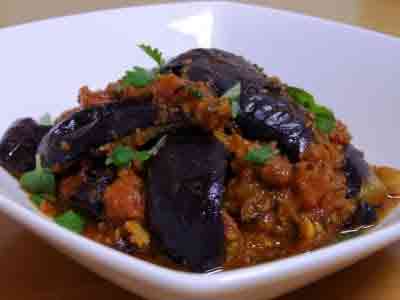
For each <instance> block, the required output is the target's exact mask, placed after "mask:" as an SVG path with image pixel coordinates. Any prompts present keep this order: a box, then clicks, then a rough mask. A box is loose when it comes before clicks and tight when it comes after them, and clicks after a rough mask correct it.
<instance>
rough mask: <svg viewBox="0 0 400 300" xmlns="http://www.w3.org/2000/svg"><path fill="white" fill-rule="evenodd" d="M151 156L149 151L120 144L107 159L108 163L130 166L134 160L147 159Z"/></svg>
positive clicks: (117, 165)
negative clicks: (137, 149)
mask: <svg viewBox="0 0 400 300" xmlns="http://www.w3.org/2000/svg"><path fill="white" fill-rule="evenodd" d="M150 157H151V153H150V152H149V151H136V150H133V149H132V148H130V147H127V146H118V147H116V148H115V149H114V151H113V152H112V153H111V155H110V156H109V157H107V159H106V165H107V166H108V165H111V164H113V165H115V166H116V167H128V166H129V165H130V163H131V162H132V161H133V160H137V161H140V162H142V161H145V160H148V159H149V158H150Z"/></svg>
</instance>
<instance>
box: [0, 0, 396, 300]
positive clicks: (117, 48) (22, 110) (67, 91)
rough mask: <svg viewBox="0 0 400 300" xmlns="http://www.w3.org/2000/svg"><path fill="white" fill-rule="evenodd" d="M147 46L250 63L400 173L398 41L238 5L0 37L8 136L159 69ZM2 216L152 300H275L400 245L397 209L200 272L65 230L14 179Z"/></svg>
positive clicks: (103, 16) (65, 21)
mask: <svg viewBox="0 0 400 300" xmlns="http://www.w3.org/2000/svg"><path fill="white" fill-rule="evenodd" d="M142 42H145V43H148V44H151V45H153V46H156V47H158V48H160V49H162V51H163V52H164V53H165V54H166V55H167V56H169V57H172V56H174V55H176V54H178V53H180V52H182V51H184V50H186V49H189V48H194V47H216V48H221V49H225V50H228V51H232V52H235V53H238V54H241V55H243V56H245V57H246V58H248V59H250V60H251V61H253V62H255V63H257V64H259V65H261V66H262V67H264V68H265V70H266V72H267V74H270V75H277V76H279V77H280V78H281V79H282V80H283V81H284V82H287V83H289V84H292V85H296V86H299V87H303V88H305V89H307V90H309V91H311V92H312V93H313V94H314V95H315V96H316V98H317V99H318V101H319V102H320V103H323V104H325V105H327V106H329V107H331V108H332V109H333V110H334V111H335V112H336V115H337V116H338V117H339V118H340V119H342V120H343V121H344V122H345V123H346V124H348V126H349V128H350V130H351V132H352V133H353V135H354V142H355V143H356V144H357V145H358V146H359V147H360V148H362V149H363V150H365V153H366V156H367V158H368V160H369V161H371V162H373V163H377V164H388V165H391V166H395V167H400V160H399V159H398V151H397V149H398V148H399V141H398V140H397V138H396V137H397V128H398V126H397V121H396V113H397V112H398V111H399V109H400V101H399V100H400V96H399V95H400V92H399V89H398V81H399V78H400V40H399V39H396V38H394V37H389V36H386V35H383V34H378V33H374V32H370V31H365V30H361V29H358V28H353V27H350V26H346V25H340V24H336V23H333V22H328V21H323V20H320V19H317V18H311V17H306V16H301V15H296V14H292V13H288V12H283V11H277V10H272V9H268V8H261V7H256V6H249V5H243V4H234V3H229V2H196V3H182V4H174V5H171V4H169V5H158V6H147V7H134V8H126V9H120V10H108V11H101V12H96V13H90V14H84V15H77V16H70V17H65V18H57V19H50V20H46V21H42V22H37V23H32V24H27V25H22V26H18V27H13V28H6V29H2V30H0V44H1V55H0V66H1V69H0V82H1V83H2V86H3V89H2V93H1V94H2V95H1V97H2V100H3V107H2V110H1V119H0V131H1V132H3V131H4V130H5V129H6V128H7V127H8V126H9V124H10V123H11V122H12V121H13V120H15V119H16V118H19V117H25V116H33V117H39V116H40V115H42V114H43V113H45V112H50V113H51V114H52V115H53V116H56V115H57V114H58V113H60V112H61V111H63V110H64V109H66V108H70V107H72V106H74V105H76V98H77V97H76V96H77V92H78V88H79V87H80V86H82V85H89V86H90V87H92V88H100V87H104V86H105V85H106V83H107V82H109V81H112V80H115V79H117V78H118V77H119V76H121V75H122V74H123V72H124V71H125V70H127V69H129V68H130V67H132V66H134V65H146V66H151V62H150V61H149V60H148V59H147V58H146V57H145V56H144V55H143V54H142V53H141V51H140V50H138V49H137V47H136V45H137V44H139V43H142ZM0 209H1V210H2V211H4V212H6V213H7V214H9V215H10V216H12V217H13V218H15V219H16V220H18V221H19V222H21V223H23V224H25V225H26V226H27V227H28V228H30V229H31V230H33V231H34V232H36V233H37V234H39V235H40V236H42V237H43V238H44V239H46V240H48V241H49V242H50V243H52V244H53V245H54V246H55V247H57V248H58V249H59V250H60V251H62V252H64V253H66V254H68V255H70V256H71V257H73V258H74V259H75V260H77V261H79V262H80V263H82V264H83V265H85V266H87V267H89V268H90V269H92V270H93V271H95V272H97V273H99V274H101V275H102V276H104V277H107V278H109V279H110V280H112V281H114V282H115V283H117V284H119V285H121V286H123V287H125V288H127V289H129V290H131V291H133V292H135V293H138V294H140V295H142V296H145V297H148V298H151V299H197V300H205V299H231V300H233V299H244V298H246V297H252V299H264V300H265V299H269V298H271V297H274V296H277V295H280V294H282V293H284V292H287V291H289V290H292V289H294V288H297V287H299V286H302V285H304V284H306V283H309V282H311V281H313V280H316V279H318V278H320V277H322V276H324V275H327V274H329V273H331V272H333V271H336V270H338V269H340V268H343V267H345V266H347V265H350V264H352V263H354V262H355V261H357V260H359V259H361V258H363V257H365V256H366V255H368V254H371V253H372V252H374V251H376V250H377V249H380V248H382V247H384V246H386V245H388V244H389V243H391V242H393V241H394V240H396V239H399V238H400V222H399V220H400V214H399V211H398V210H396V211H395V212H394V213H393V214H392V215H391V216H390V218H387V219H386V220H385V222H384V224H382V225H381V226H379V228H377V229H375V230H373V231H371V232H370V233H368V234H366V235H365V236H363V237H360V238H357V239H354V240H351V241H348V242H344V243H340V244H336V245H334V246H330V247H326V248H323V249H321V250H317V251H314V252H311V253H306V254H303V255H298V256H295V257H292V258H289V259H285V260H280V261H277V262H273V263H268V264H263V265H259V266H256V267H251V268H246V269H241V270H236V271H229V272H223V273H219V274H213V275H196V274H188V273H181V272H176V271H172V270H167V269H164V268H161V267H158V266H154V265H151V264H149V263H146V262H143V261H140V260H138V259H135V258H130V257H127V256H125V255H123V254H120V253H118V252H116V251H114V250H111V249H108V248H106V247H103V246H101V245H98V244H96V243H94V242H91V241H88V240H86V239H84V238H82V237H80V236H77V235H74V234H72V233H70V232H67V231H66V230H64V229H62V228H59V227H57V226H56V225H54V224H52V223H51V222H49V221H48V220H46V219H45V218H43V217H42V216H40V215H38V214H37V212H36V211H35V210H33V209H32V206H31V205H30V203H29V201H28V199H27V197H26V195H25V194H24V193H23V192H22V191H21V190H20V189H19V187H18V185H17V182H16V181H15V180H14V179H13V178H11V177H10V176H9V175H7V174H6V173H5V172H4V171H0Z"/></svg>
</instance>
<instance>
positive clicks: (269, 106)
mask: <svg viewBox="0 0 400 300" xmlns="http://www.w3.org/2000/svg"><path fill="white" fill-rule="evenodd" d="M162 71H163V72H168V71H169V72H172V73H174V74H176V75H177V76H181V77H184V78H187V79H190V80H192V81H204V82H206V83H207V84H208V86H209V87H210V88H211V90H212V91H214V93H215V94H216V95H217V96H221V95H223V94H224V93H225V92H226V91H227V90H228V89H230V88H232V87H233V86H234V85H235V84H236V83H237V82H241V93H240V106H241V110H240V111H239V117H238V118H237V123H238V125H239V127H240V128H241V129H242V130H243V135H244V136H245V137H246V138H254V139H262V140H268V141H269V140H277V141H278V142H279V145H280V146H281V148H282V150H283V151H284V152H285V153H286V154H287V155H288V157H289V159H290V160H291V161H292V162H296V161H298V160H299V157H300V155H301V154H302V153H303V152H304V151H305V149H306V148H307V146H308V144H309V143H310V142H311V141H312V130H311V129H310V128H307V127H306V125H305V123H306V117H305V113H304V111H303V110H302V109H301V108H300V107H298V106H297V105H296V104H294V103H292V102H291V101H290V100H289V99H287V98H284V97H283V96H281V94H282V93H281V92H282V91H281V85H276V84H275V85H274V84H272V83H271V82H270V81H269V80H268V77H267V76H266V75H265V74H263V73H262V72H261V71H260V70H259V69H258V68H257V67H256V66H255V65H253V64H251V63H249V62H248V61H246V60H245V59H244V58H242V57H240V56H237V55H234V54H232V53H229V52H226V51H222V50H218V49H194V50H190V51H188V52H185V53H183V54H181V55H179V56H178V57H176V58H175V59H173V60H171V61H170V62H169V63H168V64H167V65H166V66H165V67H164V68H163V70H162Z"/></svg>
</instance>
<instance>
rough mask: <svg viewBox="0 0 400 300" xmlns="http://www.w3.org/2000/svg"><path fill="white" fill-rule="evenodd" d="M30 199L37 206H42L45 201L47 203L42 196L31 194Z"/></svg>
mask: <svg viewBox="0 0 400 300" xmlns="http://www.w3.org/2000/svg"><path fill="white" fill-rule="evenodd" d="M29 198H30V199H31V201H32V202H33V203H34V204H35V205H36V206H40V205H41V204H42V202H43V201H45V199H44V198H43V196H42V195H40V194H31V195H30V196H29Z"/></svg>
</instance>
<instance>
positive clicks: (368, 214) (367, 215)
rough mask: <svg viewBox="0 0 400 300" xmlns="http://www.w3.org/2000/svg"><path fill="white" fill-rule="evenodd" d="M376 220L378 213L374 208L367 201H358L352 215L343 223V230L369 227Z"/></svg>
mask: <svg viewBox="0 0 400 300" xmlns="http://www.w3.org/2000/svg"><path fill="white" fill-rule="evenodd" d="M377 221H378V213H377V211H376V208H375V207H374V206H372V205H371V204H369V203H368V202H367V201H364V200H361V201H359V202H358V204H357V207H356V210H355V211H354V213H353V215H352V216H351V217H350V218H349V220H347V222H346V223H345V226H344V229H345V230H354V229H360V228H363V227H364V228H365V227H369V226H371V225H374V224H375V223H376V222H377Z"/></svg>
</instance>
